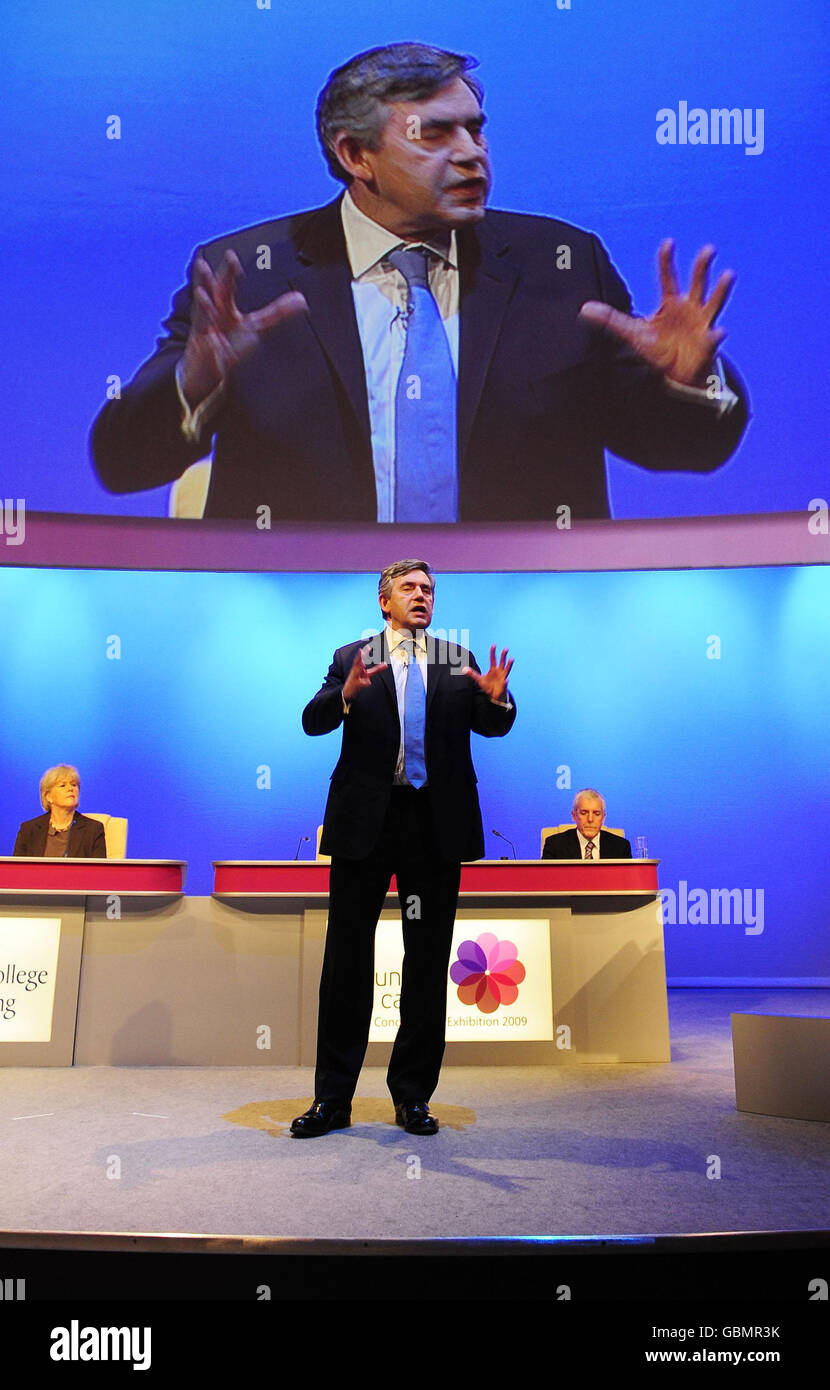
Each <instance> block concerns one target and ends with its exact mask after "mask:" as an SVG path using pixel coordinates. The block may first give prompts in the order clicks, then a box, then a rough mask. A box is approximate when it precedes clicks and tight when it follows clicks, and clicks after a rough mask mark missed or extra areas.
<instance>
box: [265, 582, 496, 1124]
mask: <svg viewBox="0 0 830 1390" xmlns="http://www.w3.org/2000/svg"><path fill="white" fill-rule="evenodd" d="M378 599H379V602H380V607H381V611H382V613H383V616H384V619H385V622H386V627H385V629H384V632H383V633H382V634H381V635H380V636H379V637H377V638H374V639H372V641H371V642H370V643H369V644H368V645H367V643H366V640H365V639H363V640H362V641H357V642H351V643H349V644H348V645H347V646H345V647H341V648H340V649H339V650H338V651H336V652H335V654H334V659H333V661H332V663H331V666H330V667H329V671H328V674H327V676H326V679H325V681H324V682H323V686H322V688H321V689H320V690H319V691H318V692H317V694H316V695H315V696H314V698H313V699H312V700H311V701H310V703H309V704H308V705H307V706H306V708H305V710H304V711H303V728H304V729H305V731H306V733H307V734H327V733H331V732H332V730H334V729H336V728H338V727H339V726H340V725H341V724H342V726H343V744H342V750H341V754H340V760H339V762H338V763H337V766H336V768H335V770H334V773H333V774H332V779H331V788H330V791H329V797H328V803H327V805H326V813H325V819H324V823H323V836H322V840H321V842H320V849H321V851H322V852H323V853H324V854H330V855H331V878H330V886H329V918H328V928H327V933H326V946H325V953H324V957H323V970H322V976H321V980H320V1004H319V1014H318V1026H317V1067H316V1073H315V1083H314V1103H313V1105H312V1106H311V1108H310V1109H309V1110H307V1111H306V1113H305V1114H304V1115H300V1116H298V1117H297V1118H296V1119H295V1120H294V1121H293V1123H292V1125H291V1132H292V1134H294V1135H295V1136H297V1137H298V1138H316V1137H318V1136H319V1135H322V1134H328V1132H329V1131H330V1130H332V1129H343V1128H345V1127H346V1126H348V1125H349V1124H350V1122H351V1120H350V1117H351V1101H352V1096H353V1094H354V1089H355V1086H356V1084H357V1078H358V1075H359V1073H360V1069H361V1066H362V1065H363V1058H364V1055H365V1052H366V1044H367V1041H368V1037H369V1027H370V1022H371V1017H372V1000H373V989H374V937H375V927H376V926H377V921H378V917H379V916H380V913H381V910H382V908H383V904H384V899H385V897H386V894H387V891H388V889H389V883H390V879H391V877H392V875H393V874H394V875H395V878H396V880H397V890H398V900H399V902H400V905H401V920H402V924H403V941H404V953H405V954H404V964H403V975H402V980H401V996H400V1017H401V1022H400V1028H399V1030H398V1033H397V1036H396V1038H395V1043H394V1046H393V1049H392V1056H391V1058H390V1061H389V1069H388V1072H387V1083H388V1086H389V1090H390V1092H391V1095H392V1101H393V1103H394V1107H395V1121H396V1123H397V1124H399V1125H401V1126H402V1127H403V1128H404V1129H405V1130H406V1131H407V1132H408V1133H409V1134H421V1135H427V1134H435V1132H436V1131H437V1129H438V1121H437V1119H436V1118H435V1116H434V1115H432V1114H431V1113H430V1111H429V1099H430V1097H431V1095H432V1093H433V1091H434V1089H435V1087H436V1085H437V1084H438V1074H439V1071H440V1068H441V1059H442V1057H443V1054H444V1032H445V1027H446V1010H447V970H448V966H449V957H450V949H451V945H452V934H453V926H454V922H455V910H456V905H457V902H458V886H459V881H460V876H461V861H462V860H470V859H479V858H481V857H482V855H483V854H484V836H483V832H482V825H481V812H480V810H479V804H478V791H477V788H476V775H475V769H474V767H473V762H472V757H471V754H470V732H471V731H473V732H475V733H477V734H482V735H483V736H484V737H485V738H501V737H503V735H504V734H506V733H507V732H508V730H509V729H510V728H511V727H512V725H513V721H514V719H515V717H516V708H515V705H514V703H513V700H512V698H511V696H510V693H509V691H508V688H507V678H508V676H509V674H510V669H511V667H512V665H513V662H512V660H510V661H509V660H508V659H507V651H506V650H504V651H502V654H501V657H500V658H499V659H498V660H497V659H496V648H495V647H491V649H490V666H489V669H488V670H487V671H486V672H485V673H484V674H482V673H481V672H480V671H479V668H478V666H477V665H476V662H475V660H474V658H473V657H472V656H471V654H470V653H469V652H468V651H466V650H464V649H463V648H460V647H457V646H453V645H452V644H449V643H447V642H444V641H439V640H437V639H435V638H433V637H432V636H430V635H429V633H428V632H427V628H428V626H429V623H430V620H431V618H432V610H433V604H434V600H435V579H434V576H433V573H432V570H431V569H430V566H429V565H428V564H427V563H426V561H424V560H400V561H398V562H397V563H396V564H393V565H389V566H387V568H386V569H385V570H384V571H383V573H382V574H381V576H380V583H379V586H378Z"/></svg>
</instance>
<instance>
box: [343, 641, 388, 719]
mask: <svg viewBox="0 0 830 1390" xmlns="http://www.w3.org/2000/svg"><path fill="white" fill-rule="evenodd" d="M371 650H372V644H371V642H369V643H367V645H366V646H365V647H359V648H358V650H357V652H355V658H354V661H353V662H352V669H351V671H350V672H349V674H348V676H347V677H346V683H345V685H344V686H343V689H342V691H341V694H342V696H343V699H344V700H345V701H346V704H347V705H348V704H349V703H350V702H351V701H352V700H353V699H354V697H355V695H357V694H358V692H359V691H361V690H366V689H367V687H368V686H370V685H371V684H372V678H373V677H374V676H377V675H379V673H380V672H381V671H385V670H386V669H387V668H388V666H389V662H388V661H380V662H378V664H377V666H372V667H367V666H366V656H367V654H368V653H369V652H370V651H371Z"/></svg>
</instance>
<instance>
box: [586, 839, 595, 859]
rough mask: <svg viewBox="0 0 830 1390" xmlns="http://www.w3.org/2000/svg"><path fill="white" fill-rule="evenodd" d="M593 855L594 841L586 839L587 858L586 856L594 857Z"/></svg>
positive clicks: (588, 857)
mask: <svg viewBox="0 0 830 1390" xmlns="http://www.w3.org/2000/svg"><path fill="white" fill-rule="evenodd" d="M593 857H594V842H593V840H588V841H586V844H585V858H586V859H593Z"/></svg>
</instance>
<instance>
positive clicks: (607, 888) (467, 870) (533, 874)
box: [213, 859, 659, 898]
mask: <svg viewBox="0 0 830 1390" xmlns="http://www.w3.org/2000/svg"><path fill="white" fill-rule="evenodd" d="M658 863H659V860H657V859H602V860H599V861H598V862H597V863H586V862H583V861H581V860H579V859H576V860H571V859H561V860H550V859H519V860H515V861H514V860H508V861H504V860H498V859H489V860H487V859H485V860H479V862H478V863H476V864H462V866H461V892H460V896H461V897H462V898H464V897H465V896H466V895H472V896H475V897H482V896H486V895H491V896H493V897H502V896H508V897H551V896H563V897H580V896H583V895H590V896H595V895H597V894H602V893H613V894H614V895H615V896H620V895H622V894H627V893H630V894H635V895H638V896H642V895H643V894H655V895H656V894H657V892H658V891H659V890H658V885H657V865H658ZM213 870H214V879H213V891H214V893H215V894H216V895H217V896H218V897H232V896H235V895H238V896H240V897H300V898H313V897H321V898H327V897H328V892H329V865H328V864H320V863H317V862H316V861H308V860H258V861H247V860H225V861H216V862H214V865H213ZM395 891H396V889H395V880H394V878H393V880H392V885H391V887H390V892H395Z"/></svg>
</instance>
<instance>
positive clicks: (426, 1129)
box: [395, 1100, 438, 1134]
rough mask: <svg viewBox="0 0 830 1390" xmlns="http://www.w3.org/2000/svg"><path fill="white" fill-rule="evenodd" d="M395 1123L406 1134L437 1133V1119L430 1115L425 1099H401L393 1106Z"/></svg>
mask: <svg viewBox="0 0 830 1390" xmlns="http://www.w3.org/2000/svg"><path fill="white" fill-rule="evenodd" d="M395 1124H396V1125H401V1126H402V1127H403V1128H404V1129H405V1130H406V1132H407V1134H437V1133H438V1121H437V1120H436V1118H435V1116H434V1115H430V1113H429V1106H428V1105H427V1103H426V1101H407V1100H404V1101H401V1104H400V1105H396V1106H395Z"/></svg>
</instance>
